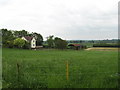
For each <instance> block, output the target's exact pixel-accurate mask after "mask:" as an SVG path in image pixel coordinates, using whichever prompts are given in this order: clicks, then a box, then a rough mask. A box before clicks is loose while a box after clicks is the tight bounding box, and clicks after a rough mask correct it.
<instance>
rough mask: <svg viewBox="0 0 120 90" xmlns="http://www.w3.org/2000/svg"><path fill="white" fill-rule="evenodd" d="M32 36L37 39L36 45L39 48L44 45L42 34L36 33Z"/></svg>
mask: <svg viewBox="0 0 120 90" xmlns="http://www.w3.org/2000/svg"><path fill="white" fill-rule="evenodd" d="M32 36H33V37H35V39H36V45H37V46H40V45H42V43H43V37H42V35H41V34H38V33H36V32H35V33H33V34H32Z"/></svg>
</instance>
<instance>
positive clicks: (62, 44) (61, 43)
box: [54, 37, 67, 49]
mask: <svg viewBox="0 0 120 90" xmlns="http://www.w3.org/2000/svg"><path fill="white" fill-rule="evenodd" d="M54 43H55V48H58V49H66V48H67V42H66V41H65V40H62V39H61V38H58V37H56V38H55V39H54Z"/></svg>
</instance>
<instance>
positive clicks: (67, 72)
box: [66, 61, 69, 80]
mask: <svg viewBox="0 0 120 90" xmlns="http://www.w3.org/2000/svg"><path fill="white" fill-rule="evenodd" d="M68 68H69V66H68V61H67V63H66V79H67V80H68V79H69V69H68Z"/></svg>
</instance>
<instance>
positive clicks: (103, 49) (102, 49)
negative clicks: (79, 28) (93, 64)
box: [86, 47, 120, 51]
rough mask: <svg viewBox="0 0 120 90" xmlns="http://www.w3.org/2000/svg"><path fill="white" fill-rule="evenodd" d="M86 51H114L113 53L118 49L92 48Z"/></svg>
mask: <svg viewBox="0 0 120 90" xmlns="http://www.w3.org/2000/svg"><path fill="white" fill-rule="evenodd" d="M86 50H99V51H111V50H112V51H113V50H114V51H118V50H120V48H106V47H105V48H100V47H98V48H96V47H95V48H94V47H93V48H87V49H86Z"/></svg>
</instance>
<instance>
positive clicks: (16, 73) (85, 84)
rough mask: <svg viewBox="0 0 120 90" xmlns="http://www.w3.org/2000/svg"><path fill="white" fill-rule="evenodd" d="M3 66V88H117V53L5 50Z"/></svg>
mask: <svg viewBox="0 0 120 90" xmlns="http://www.w3.org/2000/svg"><path fill="white" fill-rule="evenodd" d="M67 62H68V67H67V68H66V66H67ZM2 64H3V88H116V87H118V82H117V81H118V80H117V79H118V52H117V51H89V50H79V51H76V50H36V51H35V50H19V49H6V48H3V53H2ZM67 78H68V79H67Z"/></svg>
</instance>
